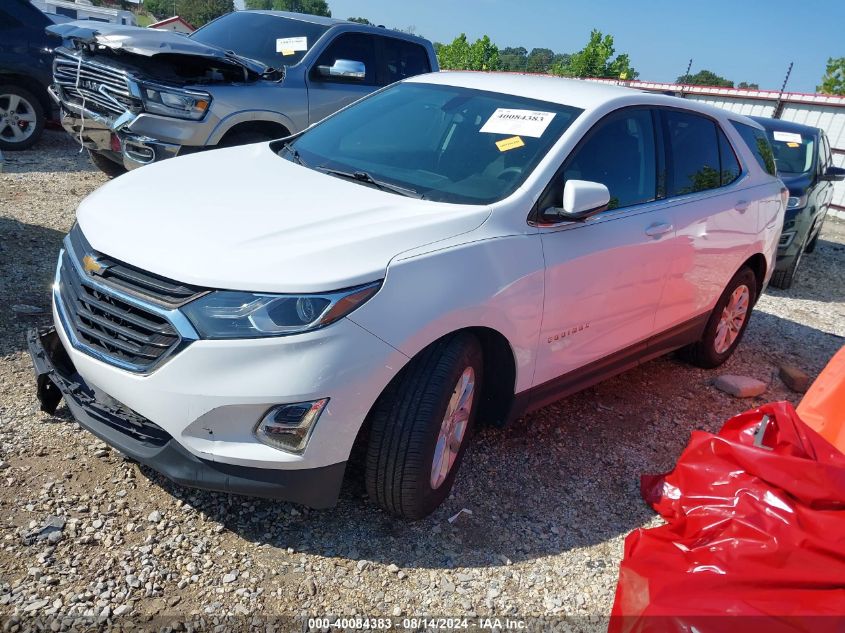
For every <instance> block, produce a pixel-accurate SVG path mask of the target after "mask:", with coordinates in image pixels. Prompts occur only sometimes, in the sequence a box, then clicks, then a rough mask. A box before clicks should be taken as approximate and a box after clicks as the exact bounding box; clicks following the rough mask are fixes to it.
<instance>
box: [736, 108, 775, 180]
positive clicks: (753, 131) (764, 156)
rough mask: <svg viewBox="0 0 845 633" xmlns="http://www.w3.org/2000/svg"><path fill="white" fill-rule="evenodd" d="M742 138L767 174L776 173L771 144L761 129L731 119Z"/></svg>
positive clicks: (773, 174)
mask: <svg viewBox="0 0 845 633" xmlns="http://www.w3.org/2000/svg"><path fill="white" fill-rule="evenodd" d="M731 125H733V126H734V128H735V129H736V131H737V132H739V135H740V136H741V137H742V140H743V141H745V144H746V145H748V148H749V149H750V150H751V153H752V154H754V158H755V159H757V163H758V164H759V165H760V167H762V168H763V171H765V172H766V173H768V174H771V175H772V176H776V175H777V168H776V167H775V156H774V153H773V152H772V146H771V144H770V143H769V138H768V136H766V133H765V132H764V131H763V130H760V129H758V128H756V127H752V126H750V125H746V124H745V123H740V122H739V121H731Z"/></svg>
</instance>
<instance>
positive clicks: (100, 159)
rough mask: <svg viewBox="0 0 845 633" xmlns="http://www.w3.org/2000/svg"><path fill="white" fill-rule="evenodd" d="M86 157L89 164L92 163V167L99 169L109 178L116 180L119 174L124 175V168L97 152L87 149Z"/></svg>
mask: <svg viewBox="0 0 845 633" xmlns="http://www.w3.org/2000/svg"><path fill="white" fill-rule="evenodd" d="M88 157H89V158H90V159H91V162H92V163H94V167H96V168H97V169H99V170H100V171H101V172H103V173H104V174H105V175H106V176H108V177H109V178H117V177H118V176H120V175H121V174H125V173H126V167H124V166H123V165H119V164H118V163H116V162H114V161H113V160H112V159H110V158H107V157H106V156H103V155H102V154H100V153H99V152H94V151H91V150H90V149H89V150H88Z"/></svg>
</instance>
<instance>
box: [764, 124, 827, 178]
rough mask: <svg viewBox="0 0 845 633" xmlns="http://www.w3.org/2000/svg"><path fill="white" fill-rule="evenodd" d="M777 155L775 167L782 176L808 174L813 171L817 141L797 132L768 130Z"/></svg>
mask: <svg viewBox="0 0 845 633" xmlns="http://www.w3.org/2000/svg"><path fill="white" fill-rule="evenodd" d="M766 133H767V134H768V135H769V141H770V142H771V144H772V152H773V153H774V155H775V166H776V167H777V170H778V172H780V173H782V174H806V173H807V172H809V171H810V170H812V169H813V159H814V158H815V156H816V151H815V148H816V139H815V138H813V137H812V136H809V135H806V134H799V133H797V132H781V131H779V130H766Z"/></svg>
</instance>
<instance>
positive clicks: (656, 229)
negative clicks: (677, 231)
mask: <svg viewBox="0 0 845 633" xmlns="http://www.w3.org/2000/svg"><path fill="white" fill-rule="evenodd" d="M673 228H675V227H673V226H672V225H671V224H667V223H665V222H664V223H662V224H652V225H651V226H650V227H648V228H647V229H646V230H645V234H646V235H648V236H649V237H660V236H661V235H666V233H669V232H670V231H671V230H672V229H673Z"/></svg>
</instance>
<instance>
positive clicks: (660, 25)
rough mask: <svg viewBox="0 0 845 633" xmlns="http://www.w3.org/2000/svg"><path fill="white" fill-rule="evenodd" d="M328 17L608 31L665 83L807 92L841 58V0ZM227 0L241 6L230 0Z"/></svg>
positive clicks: (417, 9) (440, 37)
mask: <svg viewBox="0 0 845 633" xmlns="http://www.w3.org/2000/svg"><path fill="white" fill-rule="evenodd" d="M328 3H329V8H330V9H331V11H332V15H333V16H334V17H336V18H348V17H355V16H362V17H365V18H368V19H369V20H370V21H372V22H374V23H376V24H384V25H385V26H388V27H397V28H406V27H408V26H413V27H415V29H416V33H417V34H419V35H422V36H423V37H426V38H428V39H430V40H432V41H439V42H451V41H452V40H453V39H454V38H455V36H457V35H459V34H460V33H461V32H465V33H466V34H467V36H468V37H469V38H471V39H472V40H474V39H476V38H478V37H481V36H482V35H485V34H487V35H489V36H490V38H491V39H492V40H493V42H494V43H495V44H496V45H498V47H499V48H500V49H502V48H505V47H507V46H524V47H525V48H527V49H528V50H529V51H530V50H531V49H532V48H551V49H552V50H554V51H555V52H558V53H571V52H575V51H577V50H580V49H581V48H583V46H584V45H585V44H586V43H587V40H588V38H589V35H590V31H591V30H592V29H594V28H596V29H599V30H600V31H602V32H603V33H605V34H608V33H609V34H611V35H613V39H614V45H615V47H616V53H617V54H618V53H628V54H629V55H630V57H631V63H632V64H633V66H634V67H635V68H636V69H637V70H638V71H639V73H640V77H639V78H640V79H644V80H650V81H667V82H671V81H674V80H675V79H676V78H677V77H678V76H679V75H682V74H684V73H685V72H686V69H687V64H688V63H689V60H690V58H692V60H693V63H692V72H693V73H695V72H696V71H698V70H701V69H703V68H706V69H708V70H712V71H714V72H715V73H717V74H719V75H721V76H723V77H726V78H728V79H731V80H733V81H734V82H735V83H739V82H740V81H748V82H754V83H758V84H760V87H761V88H764V89H772V90H778V89H780V86H781V84H782V83H783V78H784V76H785V75H786V70H787V67H788V66H789V62H791V61H792V62H795V65H794V67H793V69H792V74H791V76H790V79H789V83H788V84H787V90H788V91H789V90H791V91H796V92H815V88H816V86H817V85H818V84H819V83H821V77H822V75H823V74H824V69H825V65H826V62H827V58H828V57H843V56H845V2H843V1H842V0H800V1H796V0H732V1H728V0H707V1H701V0H699V1H697V2H690V1H689V0H674V1H670V0H636V1H631V0H628V1H623V0H580V1H571V0H517V1H514V0H424V1H421V0H328ZM236 4H242V0H238V1H237V2H236Z"/></svg>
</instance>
